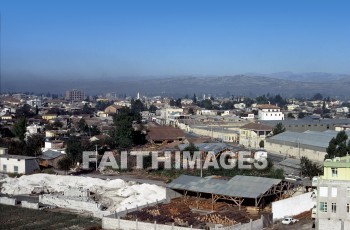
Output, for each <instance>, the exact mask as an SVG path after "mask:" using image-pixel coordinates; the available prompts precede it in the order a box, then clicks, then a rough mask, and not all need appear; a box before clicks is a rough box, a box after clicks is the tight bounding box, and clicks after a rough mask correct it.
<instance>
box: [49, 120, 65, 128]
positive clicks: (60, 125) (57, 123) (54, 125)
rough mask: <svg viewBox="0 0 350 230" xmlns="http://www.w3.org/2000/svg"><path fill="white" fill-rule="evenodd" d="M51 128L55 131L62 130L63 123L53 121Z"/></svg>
mask: <svg viewBox="0 0 350 230" xmlns="http://www.w3.org/2000/svg"><path fill="white" fill-rule="evenodd" d="M52 127H53V128H56V129H58V128H62V127H63V123H62V122H60V121H55V122H54V123H52Z"/></svg>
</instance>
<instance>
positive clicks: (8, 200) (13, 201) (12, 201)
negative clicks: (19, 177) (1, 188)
mask: <svg viewBox="0 0 350 230" xmlns="http://www.w3.org/2000/svg"><path fill="white" fill-rule="evenodd" d="M0 204H6V205H16V199H14V198H8V197H0Z"/></svg>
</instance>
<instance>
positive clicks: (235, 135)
mask: <svg viewBox="0 0 350 230" xmlns="http://www.w3.org/2000/svg"><path fill="white" fill-rule="evenodd" d="M186 131H189V132H191V133H194V134H197V135H201V136H207V137H211V138H212V139H217V140H219V141H222V142H235V143H237V142H238V139H239V130H238V128H235V127H225V126H215V125H212V126H209V125H193V126H190V127H188V130H186Z"/></svg>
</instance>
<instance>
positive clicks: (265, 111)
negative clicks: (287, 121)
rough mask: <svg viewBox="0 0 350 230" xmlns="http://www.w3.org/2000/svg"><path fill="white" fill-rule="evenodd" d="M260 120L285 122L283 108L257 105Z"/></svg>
mask: <svg viewBox="0 0 350 230" xmlns="http://www.w3.org/2000/svg"><path fill="white" fill-rule="evenodd" d="M257 108H258V119H259V120H262V121H272V120H284V114H283V113H282V112H281V108H280V107H278V106H275V105H270V104H262V105H257Z"/></svg>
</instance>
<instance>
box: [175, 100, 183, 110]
mask: <svg viewBox="0 0 350 230" xmlns="http://www.w3.org/2000/svg"><path fill="white" fill-rule="evenodd" d="M175 106H176V107H179V108H181V107H182V105H181V98H178V99H177V100H176V101H175Z"/></svg>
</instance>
